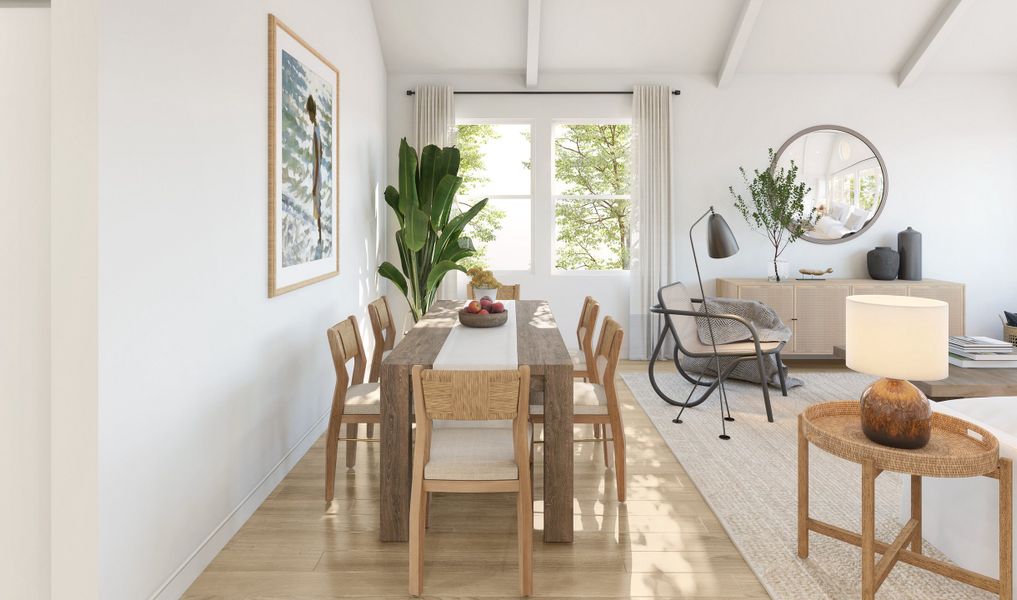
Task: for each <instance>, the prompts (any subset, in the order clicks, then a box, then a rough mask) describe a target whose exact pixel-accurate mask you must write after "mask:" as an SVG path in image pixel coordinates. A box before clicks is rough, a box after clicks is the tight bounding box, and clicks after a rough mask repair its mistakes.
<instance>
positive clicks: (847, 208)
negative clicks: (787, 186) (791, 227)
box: [773, 125, 889, 244]
mask: <svg viewBox="0 0 1017 600" xmlns="http://www.w3.org/2000/svg"><path fill="white" fill-rule="evenodd" d="M792 162H796V163H797V165H798V167H799V168H800V169H801V173H802V177H803V179H805V180H806V181H809V182H810V183H811V184H812V186H813V187H812V190H810V191H809V192H807V193H806V195H805V198H804V202H805V211H806V212H810V211H814V214H815V217H816V218H815V219H814V220H813V221H812V223H811V224H810V226H809V227H808V231H807V232H806V233H805V235H803V236H802V239H804V240H805V241H808V242H813V243H816V244H838V243H840V242H846V241H849V240H853V239H855V238H856V237H858V236H859V235H860V234H862V233H863V232H864V231H865V230H867V229H868V228H869V227H871V226H872V224H873V223H875V222H876V219H878V218H879V215H880V213H881V212H882V211H883V207H884V206H885V205H886V194H887V190H888V188H889V185H888V180H887V173H886V164H885V163H884V162H883V157H882V156H880V154H879V151H877V150H876V147H875V146H873V145H872V142H870V141H869V140H867V139H865V136H863V135H862V134H860V133H858V132H857V131H853V130H851V129H848V128H847V127H841V126H839V125H817V126H815V127H809V128H808V129H804V130H802V131H799V132H798V133H796V134H794V135H793V136H791V139H789V140H788V141H786V142H784V145H782V146H781V147H780V150H778V151H777V157H776V160H774V161H773V167H774V168H776V167H783V168H787V167H788V165H790V164H791V163H792Z"/></svg>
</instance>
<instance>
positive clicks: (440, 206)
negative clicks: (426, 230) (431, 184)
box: [431, 175, 463, 232]
mask: <svg viewBox="0 0 1017 600" xmlns="http://www.w3.org/2000/svg"><path fill="white" fill-rule="evenodd" d="M462 183H463V178H462V177H456V176H455V175H445V176H443V177H442V178H441V181H439V182H438V187H437V188H435V190H434V200H433V202H432V204H431V229H433V230H434V231H435V232H439V231H441V230H442V229H444V228H445V225H447V224H448V216H449V214H450V213H451V212H452V202H453V201H454V200H455V197H456V192H458V191H459V186H460V185H462Z"/></svg>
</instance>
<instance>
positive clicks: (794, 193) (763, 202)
mask: <svg viewBox="0 0 1017 600" xmlns="http://www.w3.org/2000/svg"><path fill="white" fill-rule="evenodd" d="M776 162H777V157H776V155H775V154H774V152H773V148H770V166H769V168H767V169H764V170H763V171H759V170H758V169H757V170H754V171H753V172H752V173H753V176H752V179H751V180H749V176H748V174H747V173H746V172H745V169H744V168H743V167H738V172H739V173H741V174H742V181H744V182H745V188H746V189H747V190H748V192H749V199H748V201H746V200H745V199H743V198H742V196H741V195H740V194H736V193H735V191H734V187H733V186H730V187H728V188H727V189H728V191H729V192H730V193H731V196H732V197H733V198H734V205H735V208H737V209H738V212H740V213H741V214H742V217H743V218H744V219H745V221H746V222H747V223H748V224H749V225H750V226H751V227H752V228H753V229H754V230H755V231H756V232H757V233H760V234H762V235H763V236H765V237H766V239H767V240H768V241H769V242H770V245H771V246H773V260H772V261H771V262H769V263H768V269H767V270H768V272H769V273H770V275H769V277H770V279H771V280H773V281H781V280H782V279H787V278H788V277H789V276H790V267H789V266H788V265H787V263H786V262H785V263H784V264H783V265H781V264H780V263H781V262H782V261H781V260H780V255H781V253H782V252H784V250H785V249H787V247H788V245H790V244H792V243H794V241H795V240H797V239H798V238H800V237H802V235H804V234H805V232H806V231H808V229H809V228H810V227H811V226H812V223H813V221H814V220H815V218H816V214H817V213H816V210H815V209H814V208H813V209H808V210H806V208H805V202H804V200H803V198H805V196H806V194H808V193H809V187H808V186H807V185H806V184H805V182H803V181H798V165H796V164H795V162H794V161H790V165H788V167H787V168H784V167H780V168H778V167H777V165H776ZM769 267H772V269H771V268H769Z"/></svg>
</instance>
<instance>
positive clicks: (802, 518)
mask: <svg viewBox="0 0 1017 600" xmlns="http://www.w3.org/2000/svg"><path fill="white" fill-rule="evenodd" d="M803 419H804V417H802V416H801V415H798V558H808V557H809V440H807V439H806V438H805V433H804V432H803V431H802V423H803Z"/></svg>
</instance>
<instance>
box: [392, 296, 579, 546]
mask: <svg viewBox="0 0 1017 600" xmlns="http://www.w3.org/2000/svg"><path fill="white" fill-rule="evenodd" d="M462 304H463V302H461V301H456V300H447V301H439V302H436V303H435V304H434V305H432V307H431V309H430V310H429V311H428V312H427V314H426V315H424V317H423V318H422V319H421V320H420V322H418V323H417V324H416V326H414V327H413V329H411V330H410V331H409V333H407V334H406V336H405V337H404V338H403V339H402V341H400V342H399V344H397V345H396V347H395V349H394V350H393V351H392V352H391V353H390V354H389V355H388V356H387V357H386V358H385V360H384V361H383V362H382V365H381V511H380V513H381V514H380V518H381V527H380V534H379V535H380V538H381V541H383V542H403V541H406V540H408V539H409V529H410V518H409V508H410V475H411V468H412V465H413V460H412V454H413V444H412V431H413V428H412V423H413V413H412V406H413V402H412V398H411V395H410V390H411V386H410V370H411V369H412V368H413V366H414V365H423V366H424V367H430V366H431V365H432V364H433V363H434V359H435V357H436V356H437V355H438V352H439V351H440V350H441V348H442V345H443V344H444V343H445V338H447V337H448V335H449V332H450V331H451V329H452V328H453V327H455V325H456V323H457V322H458V317H457V312H458V310H459V308H461V307H462ZM515 310H516V315H515V317H516V331H517V338H516V339H517V350H518V355H519V364H520V365H528V366H529V367H530V403H531V404H541V403H542V404H543V405H544V469H543V472H544V498H543V500H544V541H545V542H571V541H572V536H573V529H572V527H573V526H572V478H573V471H572V468H573V465H572V452H573V448H572V443H573V439H572V358H571V357H570V356H569V352H568V349H566V347H565V340H563V339H562V336H561V332H559V330H558V324H557V323H556V322H555V319H554V315H553V314H551V307H550V306H549V305H548V303H547V302H546V301H543V300H519V301H516V302H515ZM477 351H478V352H483V351H484V349H483V348H477Z"/></svg>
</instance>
